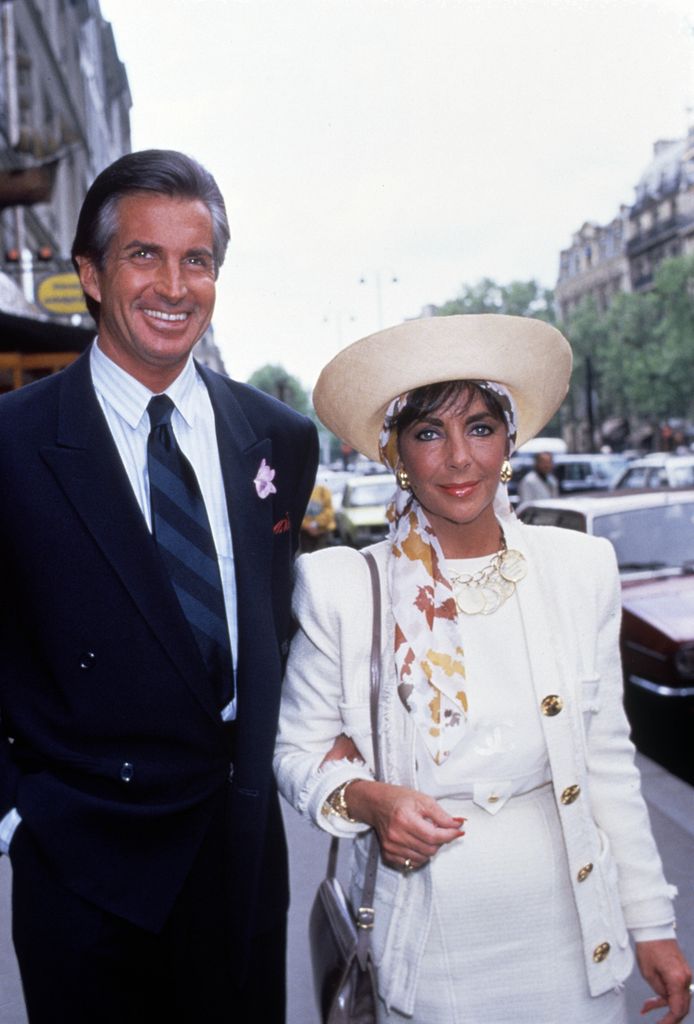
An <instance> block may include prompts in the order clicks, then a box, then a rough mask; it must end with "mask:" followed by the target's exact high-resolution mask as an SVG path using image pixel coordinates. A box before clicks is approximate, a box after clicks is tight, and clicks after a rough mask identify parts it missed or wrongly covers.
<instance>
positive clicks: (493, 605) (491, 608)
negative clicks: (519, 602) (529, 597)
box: [447, 530, 528, 615]
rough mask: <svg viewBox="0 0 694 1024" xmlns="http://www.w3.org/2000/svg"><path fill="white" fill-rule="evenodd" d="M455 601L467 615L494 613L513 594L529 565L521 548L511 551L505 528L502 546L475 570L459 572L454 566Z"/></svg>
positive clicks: (452, 578)
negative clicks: (473, 571) (472, 571)
mask: <svg viewBox="0 0 694 1024" xmlns="http://www.w3.org/2000/svg"><path fill="white" fill-rule="evenodd" d="M447 571H448V578H449V580H450V581H451V584H452V585H453V593H454V595H455V603H456V606H457V607H458V609H459V611H461V612H463V614H465V615H491V614H492V612H495V611H496V610H497V608H500V607H501V605H502V604H503V603H504V601H507V600H508V598H509V597H510V596H511V594H513V592H514V591H515V589H516V583H519V582H520V581H521V580H522V579H523V578H524V577H525V575H526V574H527V572H528V566H527V563H526V561H525V558H524V557H523V555H522V554H521V553H520V551H514V550H511V551H509V549H508V547H507V545H506V537H505V536H504V533H503V530H502V532H501V547H500V549H499V550H498V551H497V552H496V554H495V555H493V556H492V560H491V561H490V562H488V563H487V565H485V566H483V567H482V568H481V569H479V570H478V571H477V572H475V573H457V572H454V571H452V570H451V569H450V568H449V569H448V570H447Z"/></svg>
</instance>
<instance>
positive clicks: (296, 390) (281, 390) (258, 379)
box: [248, 363, 311, 416]
mask: <svg viewBox="0 0 694 1024" xmlns="http://www.w3.org/2000/svg"><path fill="white" fill-rule="evenodd" d="M248 383H249V384H251V385H252V386H253V387H254V388H258V390H259V391H264V392H265V393H266V394H267V395H272V396H273V397H274V398H279V400H280V402H284V403H285V405H289V406H291V407H292V409H296V411H297V412H301V413H303V414H304V415H305V416H310V415H311V405H310V402H309V400H308V395H307V394H306V392H305V391H304V389H303V387H302V385H301V381H300V380H299V379H298V378H297V377H294V376H292V374H290V373H287V371H286V370H285V369H284V367H283V366H279V365H274V364H272V363H266V364H265V366H261V367H260V368H259V369H258V370H256V371H255V373H252V374H251V376H250V377H249V378H248Z"/></svg>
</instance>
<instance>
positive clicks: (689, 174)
mask: <svg viewBox="0 0 694 1024" xmlns="http://www.w3.org/2000/svg"><path fill="white" fill-rule="evenodd" d="M635 192H636V195H635V199H634V203H633V205H631V206H622V207H620V210H619V213H618V214H617V216H616V217H615V218H614V219H613V220H612V221H611V222H610V223H609V224H605V225H599V224H595V223H592V222H586V223H585V224H584V225H583V227H582V228H580V230H579V231H577V232H576V233H575V234H574V236H573V238H572V240H571V245H570V246H569V247H568V248H567V249H564V250H562V252H561V254H560V258H559V276H558V279H557V283H556V286H555V293H554V295H555V302H556V306H557V315H558V318H559V320H560V321H565V320H566V319H567V317H568V316H569V315H570V314H571V312H572V311H573V310H574V309H575V308H576V307H577V306H578V305H579V304H580V303H581V302H582V301H583V300H584V299H586V298H590V299H592V300H593V301H594V302H595V304H596V306H597V308H598V309H600V310H604V309H607V307H608V306H609V304H610V302H611V301H612V299H613V297H614V296H615V295H616V294H618V293H619V292H629V291H647V290H648V289H649V288H650V287H651V286H652V284H653V276H654V273H655V271H656V269H657V267H658V264H659V263H660V262H661V261H662V260H663V259H668V258H671V257H674V256H683V255H687V254H688V253H690V252H694V126H693V127H692V128H690V130H689V133H688V135H687V136H686V137H685V138H683V139H676V140H672V141H668V140H660V141H658V142H656V143H655V145H654V147H653V156H652V159H651V161H650V163H649V164H648V166H647V167H646V169H645V171H644V173H643V174H642V175H641V177H640V179H639V182H638V184H637V185H636V190H635Z"/></svg>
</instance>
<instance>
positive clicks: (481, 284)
mask: <svg viewBox="0 0 694 1024" xmlns="http://www.w3.org/2000/svg"><path fill="white" fill-rule="evenodd" d="M553 298H554V296H553V293H552V291H551V290H550V289H547V288H543V287H542V285H540V284H539V282H538V281H534V280H531V281H511V283H510V284H505V285H504V284H502V285H499V284H497V283H496V281H493V280H492V279H491V278H490V277H483V278H482V280H481V281H478V282H477V284H474V285H469V284H463V285H462V286H461V289H460V292H459V293H458V295H457V297H456V298H455V299H450V300H449V301H448V302H444V304H443V305H442V306H436V307H434V308H435V310H436V313H435V315H436V316H454V315H455V314H456V313H509V314H511V315H513V316H534V317H537V318H538V319H540V320H549V321H550V322H551V323H553V322H554V307H553Z"/></svg>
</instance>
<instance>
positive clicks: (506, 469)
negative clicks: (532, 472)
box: [499, 459, 513, 484]
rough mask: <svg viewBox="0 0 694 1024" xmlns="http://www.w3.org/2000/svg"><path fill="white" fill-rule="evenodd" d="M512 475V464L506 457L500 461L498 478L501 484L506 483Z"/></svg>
mask: <svg viewBox="0 0 694 1024" xmlns="http://www.w3.org/2000/svg"><path fill="white" fill-rule="evenodd" d="M512 476H513V466H512V465H511V463H510V462H509V461H508V459H504V461H503V462H502V463H501V472H500V473H499V479H500V480H501V482H502V484H507V483H508V482H509V480H510V479H511V477H512Z"/></svg>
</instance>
